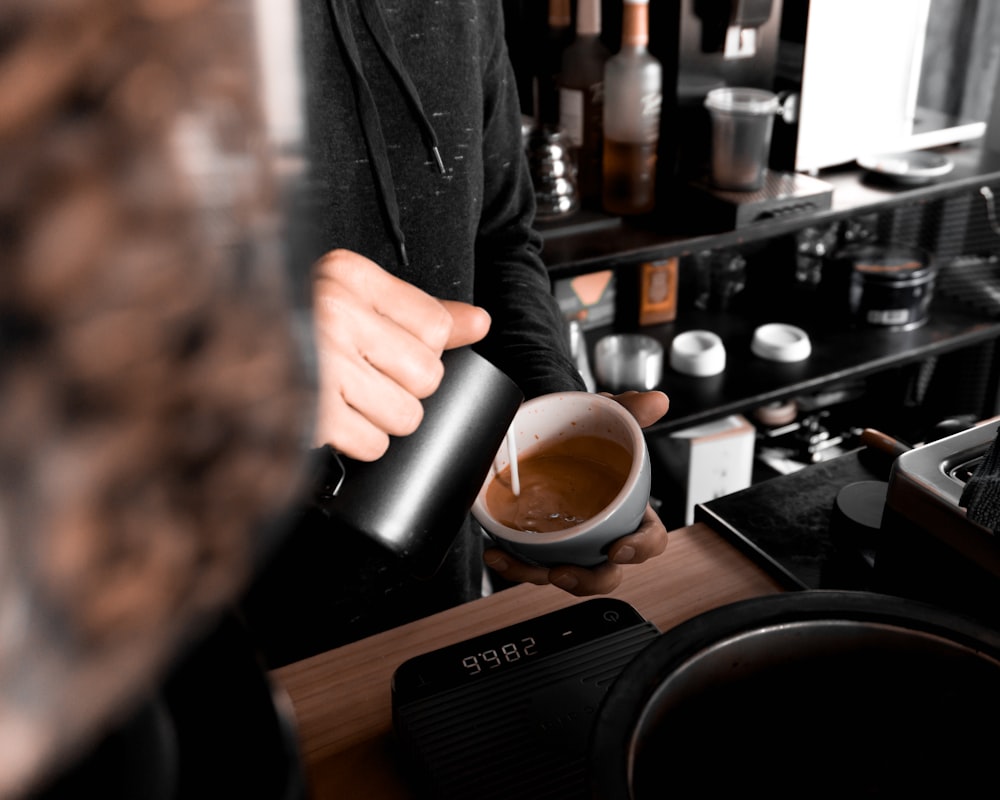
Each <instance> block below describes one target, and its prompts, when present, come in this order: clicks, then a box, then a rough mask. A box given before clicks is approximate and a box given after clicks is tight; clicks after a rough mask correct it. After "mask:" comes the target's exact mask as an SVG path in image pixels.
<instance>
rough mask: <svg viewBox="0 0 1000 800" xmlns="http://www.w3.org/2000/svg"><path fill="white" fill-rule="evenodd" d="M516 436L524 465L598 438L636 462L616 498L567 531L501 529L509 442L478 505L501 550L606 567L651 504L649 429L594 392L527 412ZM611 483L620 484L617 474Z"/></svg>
mask: <svg viewBox="0 0 1000 800" xmlns="http://www.w3.org/2000/svg"><path fill="white" fill-rule="evenodd" d="M509 435H513V437H514V441H515V450H516V452H517V457H518V463H524V461H525V459H527V458H529V457H530V456H531V455H532V454H537V453H538V452H539V451H542V450H546V449H547V448H548V447H549V446H550V445H552V444H553V443H556V442H560V441H566V440H569V439H573V438H575V437H581V436H592V437H597V438H600V439H607V440H610V441H611V442H614V443H617V444H618V445H621V446H622V447H623V448H624V449H625V450H626V451H627V453H628V455H629V466H628V474H627V476H626V477H625V479H624V483H622V484H621V485H620V488H619V490H618V492H617V494H615V495H614V497H613V499H612V500H611V501H610V502H609V503H608V504H607V505H606V506H605V507H604V508H603V509H601V510H600V511H599V512H598V513H596V514H595V515H594V516H591V517H590V518H589V519H586V520H584V521H582V522H579V523H577V524H574V525H572V526H571V527H567V528H564V529H562V530H554V531H548V532H544V531H543V532H536V531H525V530H520V529H518V528H514V527H508V526H507V525H505V524H503V523H502V522H500V521H499V520H498V519H497V516H495V515H494V513H493V512H492V511H491V509H490V506H489V505H488V504H487V492H488V489H489V487H490V484H491V483H492V482H493V481H494V480H496V479H497V478H498V476H500V475H501V473H502V472H503V471H504V470H505V469H506V468H507V466H508V465H509V464H510V451H509V448H508V442H507V441H505V442H504V443H503V444H502V445H501V446H500V449H499V450H498V452H497V455H496V458H495V459H494V463H493V468H492V470H491V471H490V474H489V475H488V476H487V478H486V480H485V481H484V483H483V487H482V489H481V490H480V492H479V495H478V496H477V497H476V500H475V502H474V503H473V506H472V514H473V516H474V517H475V518H476V520H477V521H478V522H479V524H480V525H482V526H483V528H484V529H485V530H486V532H487V533H488V534H489V535H490V536H491V537H492V538H493V539H494V540H495V541H496V542H497V544H498V545H499V546H500V547H501V548H502V549H505V550H507V551H508V552H510V553H512V554H513V555H515V556H516V557H518V558H520V559H522V560H525V561H529V562H533V563H536V564H544V565H558V564H577V565H580V566H586V567H591V566H596V565H597V564H600V563H601V562H603V561H606V560H607V548H608V546H609V545H610V544H611V543H612V542H613V541H615V540H616V539H619V538H621V537H622V536H624V535H626V534H629V533H633V532H634V531H636V530H637V529H638V528H639V525H640V523H641V522H642V517H643V514H644V512H645V510H646V505H647V504H648V502H649V492H650V462H649V452H648V450H647V448H646V440H645V437H644V435H643V432H642V428H640V427H639V423H638V422H636V420H635V418H634V417H633V416H632V415H631V413H629V411H628V410H627V409H626V408H625V407H624V406H622V405H621V404H620V403H618V402H616V401H614V400H612V399H610V398H608V397H604V396H602V395H598V394H591V393H589V392H559V393H554V394H547V395H542V396H541V397H536V398H534V399H532V400H529V401H527V402H526V403H524V404H523V405H522V406H521V408H520V410H519V411H518V413H517V416H516V417H515V418H514V422H513V423H512V424H511V429H510V434H509ZM553 479H554V480H556V479H558V475H555V476H554V477H553ZM608 480H609V481H615V480H618V481H619V482H620V479H616V478H614V477H613V471H612V470H611V468H610V467H609V468H608ZM609 489H610V487H609Z"/></svg>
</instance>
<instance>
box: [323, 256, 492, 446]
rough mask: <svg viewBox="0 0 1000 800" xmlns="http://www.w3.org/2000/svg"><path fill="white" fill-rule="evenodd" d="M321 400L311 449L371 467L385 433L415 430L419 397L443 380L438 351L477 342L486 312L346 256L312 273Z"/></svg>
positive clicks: (486, 327)
mask: <svg viewBox="0 0 1000 800" xmlns="http://www.w3.org/2000/svg"><path fill="white" fill-rule="evenodd" d="M313 326H314V333H315V340H316V357H317V370H318V379H319V398H318V401H317V409H316V428H315V432H314V435H313V439H314V444H315V445H316V446H321V445H324V444H329V445H330V446H331V447H333V448H334V449H335V450H337V451H338V452H340V453H343V454H344V455H346V456H348V457H350V458H354V459H358V460H360V461H374V460H376V459H378V458H380V457H381V456H382V455H383V454H384V453H385V451H386V450H387V449H388V447H389V436H406V435H408V434H411V433H413V432H414V431H415V430H416V429H417V426H418V425H419V424H420V421H421V420H422V419H423V406H422V405H421V403H420V401H421V399H423V398H425V397H428V396H430V395H431V394H433V393H434V391H435V390H436V389H437V388H438V386H439V385H440V383H441V378H442V377H443V375H444V366H443V365H442V363H441V353H442V352H443V351H444V350H448V349H451V348H453V347H461V346H464V345H468V344H472V343H474V342H478V341H479V340H480V339H482V338H483V337H484V336H485V335H486V333H487V331H488V330H489V326H490V316H489V314H488V313H487V312H486V311H485V310H483V309H481V308H479V307H477V306H473V305H469V304H468V303H459V302H454V301H447V300H438V299H436V298H434V297H431V296H430V295H429V294H427V293H426V292H423V291H421V290H420V289H418V288H416V287H415V286H413V285H411V284H409V283H407V282H406V281H403V280H401V279H399V278H397V277H395V276H394V275H391V274H390V273H388V272H386V271H385V270H383V269H382V268H381V267H380V266H379V265H378V264H376V263H375V262H374V261H371V260H370V259H368V258H365V257H364V256H362V255H360V254H358V253H354V252H351V251H349V250H333V251H331V252H329V253H327V254H326V255H324V256H323V257H322V258H320V259H319V261H317V263H316V265H315V266H314V268H313Z"/></svg>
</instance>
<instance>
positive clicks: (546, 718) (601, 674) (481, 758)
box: [392, 598, 659, 800]
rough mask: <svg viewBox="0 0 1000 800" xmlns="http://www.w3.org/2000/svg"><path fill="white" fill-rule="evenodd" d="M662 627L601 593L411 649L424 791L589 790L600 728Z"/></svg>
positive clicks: (402, 704)
mask: <svg viewBox="0 0 1000 800" xmlns="http://www.w3.org/2000/svg"><path fill="white" fill-rule="evenodd" d="M658 635H659V631H658V630H657V629H656V627H655V626H654V625H653V624H652V623H650V622H648V621H646V620H645V619H643V617H642V616H641V615H640V614H639V613H638V612H637V611H636V610H635V609H634V608H632V606H630V605H629V604H628V603H625V602H623V601H621V600H616V599H613V598H595V599H591V600H585V601H582V602H580V603H577V604H574V605H572V606H569V607H567V608H564V609H560V610H559V611H555V612H552V613H550V614H546V615H543V616H540V617H537V618H535V619H531V620H527V621H525V622H521V623H517V624H515V625H511V626H509V627H506V628H502V629H499V630H497V631H493V632H491V633H487V634H483V635H481V636H476V637H474V638H471V639H468V640H466V641H463V642H459V643H457V644H454V645H450V646H448V647H443V648H440V649H438V650H434V651H432V652H429V653H425V654H423V655H420V656H416V657H414V658H411V659H410V660H408V661H406V662H404V663H403V664H401V665H400V666H399V668H398V669H397V670H396V672H395V674H394V675H393V681H392V702H393V727H394V730H395V734H396V740H397V743H398V744H399V745H400V748H399V749H400V755H401V758H402V760H403V762H404V763H403V768H404V771H406V772H407V773H408V774H409V777H410V779H411V783H412V785H413V787H414V789H415V790H416V791H417V792H418V795H419V796H421V797H447V798H449V800H463V799H464V798H470V800H471V798H475V799H476V800H489V798H494V797H496V798H505V800H509V798H511V797H531V798H538V799H539V800H542V798H546V799H549V798H552V799H554V798H571V797H580V796H581V793H582V792H584V791H585V787H586V756H587V746H588V741H589V736H590V725H591V723H592V721H593V719H594V718H595V717H596V713H597V708H598V706H599V704H600V702H601V700H602V698H603V697H604V695H605V694H606V692H607V690H608V688H609V687H610V686H611V684H612V683H613V682H614V679H615V678H616V677H617V676H618V674H619V673H620V672H621V670H622V669H624V667H625V665H626V664H627V663H628V662H629V661H630V660H631V659H632V658H633V657H634V656H635V655H636V654H637V653H638V652H639V650H641V649H642V648H644V647H645V646H646V644H648V643H649V642H650V641H651V640H652V639H653V638H655V637H656V636H658Z"/></svg>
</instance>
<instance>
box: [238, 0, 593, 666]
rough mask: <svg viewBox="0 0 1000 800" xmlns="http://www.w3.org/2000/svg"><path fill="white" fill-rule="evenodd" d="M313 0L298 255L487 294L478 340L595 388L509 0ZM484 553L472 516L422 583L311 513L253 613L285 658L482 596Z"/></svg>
mask: <svg viewBox="0 0 1000 800" xmlns="http://www.w3.org/2000/svg"><path fill="white" fill-rule="evenodd" d="M300 2H301V6H302V8H301V16H302V29H303V53H304V59H303V61H304V65H305V66H304V70H305V73H306V86H307V90H306V108H307V109H308V111H307V130H308V137H309V147H310V154H311V160H310V170H309V175H310V182H309V185H308V187H307V190H306V192H305V197H304V204H303V208H302V210H301V212H300V213H299V214H298V215H297V220H296V221H297V223H298V224H299V225H300V226H301V227H302V228H303V229H304V230H305V231H306V235H304V236H302V237H301V238H300V240H299V241H300V243H304V246H305V251H304V252H303V253H302V254H301V255H300V256H299V259H298V262H299V263H300V264H302V265H303V266H304V267H305V266H307V265H309V264H311V263H312V261H313V260H314V259H315V258H316V257H318V256H319V255H321V254H322V253H323V252H326V251H328V250H330V249H333V248H337V247H343V248H347V249H350V250H354V251H356V252H359V253H361V254H362V255H365V256H367V257H368V258H370V259H372V260H373V261H375V262H376V263H378V264H380V265H381V266H383V267H384V268H386V269H388V270H389V271H391V272H393V273H394V274H396V275H398V276H399V277H401V278H403V279H405V280H407V281H409V282H411V283H413V284H415V285H417V286H419V287H420V288H422V289H424V290H425V291H427V292H429V293H430V294H432V295H434V296H437V297H440V298H444V299H453V300H465V301H472V302H475V303H477V304H478V305H481V306H483V307H485V308H486V309H487V310H488V311H489V312H490V314H491V315H492V318H493V323H492V327H491V332H490V335H489V337H488V339H487V340H486V341H485V342H483V343H482V344H480V345H479V346H477V349H478V350H480V352H482V353H483V354H484V355H485V356H486V357H487V358H489V359H490V360H492V361H493V362H494V363H496V364H497V365H498V366H499V367H500V368H501V369H503V370H504V371H505V372H507V374H508V375H510V376H511V377H512V378H513V379H514V380H515V381H516V382H517V383H518V384H519V385H520V387H521V389H522V391H523V392H524V394H525V397H526V398H530V397H534V396H536V395H539V394H543V393H546V392H552V391H560V390H566V389H583V388H584V387H583V384H582V382H581V380H580V378H579V374H578V373H577V372H576V369H575V367H574V364H573V362H572V361H571V360H570V358H569V356H568V352H567V346H566V343H565V339H564V335H563V327H562V321H561V318H560V316H559V311H558V307H557V305H556V304H555V301H554V299H553V296H552V293H551V285H550V282H549V278H548V273H547V271H546V269H545V267H544V265H543V264H542V262H541V259H540V256H539V250H540V247H541V239H540V237H539V235H538V233H537V232H536V231H535V230H534V229H533V227H532V223H533V218H534V194H533V190H532V186H531V179H530V175H529V173H528V168H527V162H526V159H525V156H524V151H523V149H522V142H521V116H520V106H519V102H518V96H517V90H516V86H515V81H514V74H513V70H512V68H511V66H510V62H509V59H508V56H507V50H506V45H505V41H504V30H503V15H502V11H501V2H500V0H300ZM305 274H306V273H305V272H303V275H302V277H303V278H304V277H305ZM386 491H392V487H386ZM481 554H482V542H481V539H480V538H479V537H478V536H477V535H476V534H474V533H473V529H472V527H471V526H470V525H469V524H466V526H465V528H464V529H463V531H461V533H460V535H459V536H458V538H457V540H456V545H455V547H453V549H452V552H451V553H450V554H449V556H448V559H447V561H446V562H445V564H444V566H443V567H442V568H441V570H439V572H438V574H437V575H436V576H435V577H434V578H433V579H432V580H429V581H422V580H417V579H415V578H412V577H411V576H409V575H407V574H406V573H405V571H404V570H402V569H400V566H399V565H398V564H397V563H395V562H394V560H393V558H392V557H391V556H388V555H386V554H385V553H383V552H381V551H380V550H379V549H378V547H377V546H376V545H373V544H372V543H370V542H367V541H365V540H363V539H362V538H361V537H359V536H356V535H353V534H351V533H350V532H348V531H334V530H331V529H330V525H329V522H328V521H327V520H326V519H325V518H323V517H322V516H321V515H318V514H317V513H314V512H306V513H305V515H304V517H303V519H302V521H301V523H300V524H299V525H298V526H297V527H296V529H295V530H294V531H293V532H292V534H291V536H290V537H289V538H288V541H287V543H286V546H285V547H284V548H283V550H282V552H281V553H279V554H278V556H277V558H276V559H275V560H274V561H273V563H272V564H271V566H270V567H269V568H268V571H267V572H266V573H265V575H264V576H262V578H261V579H260V580H259V581H258V584H257V586H256V587H255V589H254V590H253V591H252V592H251V594H250V597H249V600H248V604H247V611H248V621H249V622H250V624H251V626H252V627H253V628H255V629H256V630H257V632H258V633H259V634H260V635H261V636H262V637H263V648H264V650H265V655H266V656H267V657H268V660H269V661H270V663H271V664H272V665H277V664H280V663H285V662H287V661H289V660H292V659H297V658H301V657H303V656H306V655H310V654H311V653H314V652H318V651H320V650H322V649H328V648H330V647H333V646H336V645H338V644H340V643H343V642H346V641H351V640H354V639H357V638H360V637H362V636H367V635H370V634H372V633H374V632H377V631H379V630H383V629H385V628H388V627H392V626H395V625H399V624H402V623H404V622H407V621H409V620H412V619H415V618H417V617H420V616H424V615H426V614H429V613H433V612H434V611H437V610H440V609H442V608H446V607H449V606H452V605H455V604H457V603H459V602H463V601H466V600H470V599H473V598H474V597H477V596H479V594H480V590H481V584H482V560H481V559H482V555H481Z"/></svg>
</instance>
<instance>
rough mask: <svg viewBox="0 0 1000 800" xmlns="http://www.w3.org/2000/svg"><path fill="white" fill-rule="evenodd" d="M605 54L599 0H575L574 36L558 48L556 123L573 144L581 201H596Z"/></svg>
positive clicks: (601, 147) (598, 202)
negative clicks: (557, 116)
mask: <svg viewBox="0 0 1000 800" xmlns="http://www.w3.org/2000/svg"><path fill="white" fill-rule="evenodd" d="M610 57H611V51H610V50H608V48H607V46H606V45H605V44H604V42H602V41H601V0H580V2H579V4H578V5H577V9H576V37H575V38H574V39H573V41H572V42H571V43H570V44H569V46H568V47H567V48H566V49H565V50H564V51H563V55H562V67H561V69H560V72H559V125H560V127H561V128H562V129H563V130H564V131H565V132H566V135H567V136H568V137H569V140H570V142H571V143H572V146H573V155H574V159H575V161H576V167H577V176H578V177H577V185H578V188H579V193H580V201H581V203H582V204H583V205H585V206H589V207H594V208H600V206H601V159H602V157H603V150H604V136H603V130H604V119H603V116H604V66H605V64H606V63H607V61H608V59H609V58H610Z"/></svg>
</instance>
